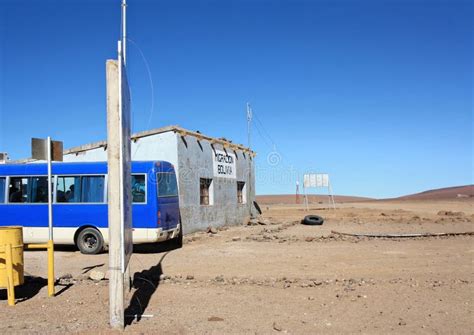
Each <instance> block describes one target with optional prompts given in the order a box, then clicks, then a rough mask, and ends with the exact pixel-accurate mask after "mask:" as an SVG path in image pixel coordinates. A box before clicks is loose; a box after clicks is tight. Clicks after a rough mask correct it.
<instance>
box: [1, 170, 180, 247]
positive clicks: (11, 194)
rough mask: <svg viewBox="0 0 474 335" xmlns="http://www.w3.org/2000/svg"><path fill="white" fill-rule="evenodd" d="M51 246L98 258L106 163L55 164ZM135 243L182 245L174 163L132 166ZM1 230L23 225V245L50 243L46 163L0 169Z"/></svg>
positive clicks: (104, 237) (103, 238) (103, 235)
mask: <svg viewBox="0 0 474 335" xmlns="http://www.w3.org/2000/svg"><path fill="white" fill-rule="evenodd" d="M52 175H53V179H52V181H53V227H54V228H53V230H54V243H55V244H70V245H76V246H77V247H78V248H79V250H80V251H81V252H82V253H85V254H96V253H100V252H101V251H102V250H103V249H104V247H106V246H107V245H108V206H107V163H106V162H88V163H53V165H52ZM131 178H132V199H133V204H132V223H133V226H132V227H133V243H134V244H138V243H151V242H160V241H165V240H173V241H174V242H176V243H177V244H178V245H181V243H182V236H183V235H182V226H181V218H180V212H179V197H178V185H177V182H176V174H175V170H174V167H173V165H172V164H170V163H168V162H164V161H153V162H148V161H146V162H145V161H144V162H132V176H131ZM0 226H22V227H23V239H24V242H25V243H42V242H45V241H47V240H48V181H47V165H46V164H45V163H31V164H3V165H0Z"/></svg>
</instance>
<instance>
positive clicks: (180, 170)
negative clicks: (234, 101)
mask: <svg viewBox="0 0 474 335" xmlns="http://www.w3.org/2000/svg"><path fill="white" fill-rule="evenodd" d="M183 139H184V140H183ZM199 144H200V145H199ZM214 150H224V148H223V147H222V145H221V144H213V145H212V146H211V143H210V142H209V141H208V140H201V141H199V142H198V139H197V138H196V137H194V136H190V135H186V136H183V137H181V136H180V135H179V134H177V133H175V132H173V131H169V132H164V133H160V134H155V135H151V136H146V137H141V138H138V139H136V140H135V141H132V159H133V160H148V161H149V160H164V161H168V162H170V163H171V164H173V165H174V167H175V169H176V171H177V179H178V185H179V196H180V207H181V216H182V221H183V229H184V233H185V234H186V233H191V232H194V231H199V230H204V229H206V228H207V227H208V226H212V227H219V226H223V225H234V224H241V223H242V222H243V221H244V220H245V219H246V218H247V217H248V216H249V215H250V210H251V209H252V210H255V209H254V207H253V205H252V203H253V200H254V199H255V175H254V161H253V159H251V157H250V156H249V154H248V153H245V154H244V152H243V151H242V150H235V151H234V150H233V149H227V150H228V151H229V152H231V153H233V154H235V155H236V178H235V179H227V178H216V177H215V176H214V175H213V174H214V170H213V159H214ZM106 160H107V150H106V147H98V148H95V147H94V148H91V149H88V150H87V151H83V152H80V153H78V154H76V153H70V154H66V155H64V161H65V162H91V161H106ZM249 167H250V172H251V173H250V184H249V182H248V178H249ZM200 178H209V179H212V180H213V195H214V204H213V205H210V206H202V205H200ZM237 181H244V182H245V183H246V192H247V194H246V203H245V204H238V203H237Z"/></svg>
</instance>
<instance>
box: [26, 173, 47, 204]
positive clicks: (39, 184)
mask: <svg viewBox="0 0 474 335" xmlns="http://www.w3.org/2000/svg"><path fill="white" fill-rule="evenodd" d="M29 179H30V185H29V186H30V187H29V192H28V193H29V197H28V202H34V203H37V202H48V178H46V177H31V178H29Z"/></svg>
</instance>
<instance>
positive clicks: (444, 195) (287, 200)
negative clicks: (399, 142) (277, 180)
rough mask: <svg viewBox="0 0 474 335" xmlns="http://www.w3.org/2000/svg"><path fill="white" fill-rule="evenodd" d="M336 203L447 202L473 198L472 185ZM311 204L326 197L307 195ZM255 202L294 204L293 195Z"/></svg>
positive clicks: (352, 198) (339, 198)
mask: <svg viewBox="0 0 474 335" xmlns="http://www.w3.org/2000/svg"><path fill="white" fill-rule="evenodd" d="M334 197H335V200H336V202H360V201H372V200H448V199H464V198H473V197H474V185H465V186H454V187H445V188H438V189H434V190H428V191H424V192H420V193H415V194H410V195H404V196H402V197H398V198H390V199H374V198H365V197H356V196H346V195H334ZM308 198H309V201H310V202H311V203H317V202H320V203H326V202H328V196H327V195H320V194H318V195H313V194H312V195H308ZM298 200H299V203H303V195H300V196H299V199H298ZM257 202H258V203H259V204H263V205H265V204H294V203H296V195H295V194H272V195H257Z"/></svg>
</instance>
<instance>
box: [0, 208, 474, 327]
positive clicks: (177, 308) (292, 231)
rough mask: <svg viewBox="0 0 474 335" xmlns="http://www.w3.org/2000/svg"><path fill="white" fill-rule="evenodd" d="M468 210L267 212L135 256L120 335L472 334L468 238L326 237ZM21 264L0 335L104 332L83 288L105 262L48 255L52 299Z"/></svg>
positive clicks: (99, 285)
mask: <svg viewBox="0 0 474 335" xmlns="http://www.w3.org/2000/svg"><path fill="white" fill-rule="evenodd" d="M473 204H474V203H473V201H472V200H471V201H458V202H456V201H454V202H453V201H447V202H442V201H431V202H429V201H426V202H417V203H412V202H407V201H402V202H393V201H392V202H367V203H357V204H344V205H343V206H342V208H339V209H337V210H335V211H334V210H330V209H324V208H319V207H317V206H313V205H312V206H311V210H310V213H313V214H318V215H322V216H323V217H325V218H326V221H325V223H324V225H323V226H305V225H301V224H300V223H299V220H300V219H301V218H302V217H303V216H304V215H305V214H307V213H306V212H305V211H304V210H303V209H302V208H298V207H294V206H293V207H292V206H271V205H268V206H264V208H263V209H264V217H265V218H266V219H267V221H266V223H267V225H255V226H239V227H230V228H225V229H222V230H218V231H217V233H216V234H207V233H196V234H193V235H189V236H186V237H185V242H186V243H185V245H184V247H183V248H181V249H177V250H171V249H169V248H168V247H167V246H166V245H164V246H161V247H160V248H159V249H158V250H156V248H151V247H141V248H138V250H137V252H136V253H135V254H134V255H133V257H132V272H134V273H135V276H134V277H135V280H134V284H135V288H134V289H133V290H132V291H131V292H129V293H128V295H127V299H128V301H129V302H130V305H129V307H128V308H127V314H128V315H132V316H131V317H130V318H128V321H129V323H130V324H129V325H128V326H127V327H126V329H125V332H130V333H167V334H168V333H169V334H224V333H233V334H242V333H245V334H247V333H251V334H273V333H274V334H276V333H292V334H317V333H325V334H340V333H367V334H383V333H398V334H405V333H420V334H447V333H448V334H449V333H450V334H472V333H474V318H473V311H474V305H473V304H474V290H473V289H474V277H473V271H474V267H473V256H474V243H473V242H474V236H453V237H445V238H417V239H401V238H399V239H373V238H363V239H358V238H353V237H342V236H340V235H337V234H333V233H331V231H332V230H335V231H340V232H353V233H357V232H380V233H384V232H399V233H409V232H428V231H429V232H464V231H474V226H473V223H474V213H473ZM267 207H268V208H267ZM440 210H443V211H451V212H448V213H447V215H446V213H445V214H442V215H438V214H437V213H438V212H439V211H440ZM460 211H462V212H463V213H455V212H460ZM153 249H155V250H153ZM25 262H26V271H27V273H28V274H29V275H30V276H31V277H29V278H28V284H27V285H25V287H23V288H18V289H17V295H18V296H19V297H24V298H23V300H21V299H20V300H21V301H18V303H17V305H16V306H15V307H8V306H7V304H6V294H5V292H4V290H0V315H1V320H2V322H0V333H12V332H14V333H45V332H50V333H82V334H85V333H90V332H102V333H104V332H105V333H108V332H109V330H108V324H107V321H108V281H107V280H102V281H99V282H94V281H92V280H90V279H88V275H89V273H90V272H91V271H94V270H101V271H106V268H107V254H102V255H97V256H85V255H81V254H80V253H79V252H77V251H74V250H67V249H62V251H59V252H57V254H56V274H57V276H58V277H60V276H65V275H67V274H70V275H71V277H72V278H69V279H68V278H65V279H61V280H60V283H61V284H63V285H59V284H58V285H57V287H56V289H57V291H59V294H58V296H57V297H55V298H48V297H47V292H46V287H45V286H44V285H45V281H44V279H42V278H45V277H46V259H45V253H44V252H41V251H36V252H26V253H25ZM92 268H94V269H93V270H91V269H92ZM135 314H138V315H142V317H138V318H137V317H133V315H135Z"/></svg>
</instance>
